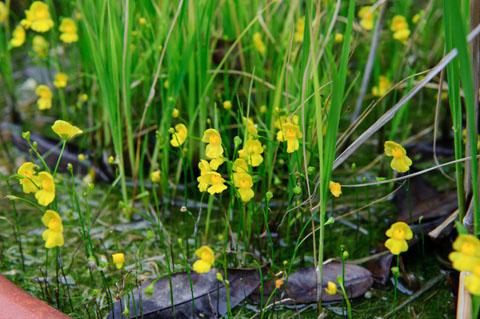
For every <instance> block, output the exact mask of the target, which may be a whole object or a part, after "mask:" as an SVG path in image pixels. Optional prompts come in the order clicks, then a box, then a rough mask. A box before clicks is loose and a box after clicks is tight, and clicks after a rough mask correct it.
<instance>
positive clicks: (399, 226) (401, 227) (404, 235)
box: [385, 222, 413, 255]
mask: <svg viewBox="0 0 480 319" xmlns="http://www.w3.org/2000/svg"><path fill="white" fill-rule="evenodd" d="M385 235H387V237H389V239H387V241H386V242H385V247H387V248H388V250H390V252H391V253H392V254H394V255H399V254H400V253H402V252H405V251H407V250H408V244H407V240H410V239H412V238H413V232H412V230H411V229H410V227H409V226H408V224H406V223H404V222H396V223H394V224H392V225H391V226H390V228H389V229H388V230H387V231H386V233H385Z"/></svg>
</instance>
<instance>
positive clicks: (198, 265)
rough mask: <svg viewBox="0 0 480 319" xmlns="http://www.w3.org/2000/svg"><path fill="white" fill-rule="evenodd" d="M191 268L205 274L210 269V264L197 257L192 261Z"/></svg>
mask: <svg viewBox="0 0 480 319" xmlns="http://www.w3.org/2000/svg"><path fill="white" fill-rule="evenodd" d="M192 269H193V271H195V272H196V273H198V274H205V273H207V272H209V271H210V269H212V265H210V264H209V263H207V262H206V261H204V260H202V259H199V260H197V261H195V262H194V263H193V266H192Z"/></svg>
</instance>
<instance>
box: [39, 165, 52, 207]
mask: <svg viewBox="0 0 480 319" xmlns="http://www.w3.org/2000/svg"><path fill="white" fill-rule="evenodd" d="M36 181H38V186H39V189H38V190H37V191H36V192H35V198H36V199H37V202H38V203H39V204H40V205H42V206H47V205H48V204H50V203H51V202H53V200H54V199H55V181H54V180H53V176H52V175H51V174H50V173H48V172H40V173H38V177H37V179H36Z"/></svg>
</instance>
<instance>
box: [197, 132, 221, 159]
mask: <svg viewBox="0 0 480 319" xmlns="http://www.w3.org/2000/svg"><path fill="white" fill-rule="evenodd" d="M202 142H204V143H207V147H206V149H205V153H206V155H207V157H208V158H210V159H213V158H218V157H220V156H222V154H223V147H222V138H221V136H220V133H219V132H218V131H217V130H215V129H213V128H209V129H207V130H205V132H204V133H203V137H202Z"/></svg>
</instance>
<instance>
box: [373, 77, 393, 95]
mask: <svg viewBox="0 0 480 319" xmlns="http://www.w3.org/2000/svg"><path fill="white" fill-rule="evenodd" d="M391 87H392V82H390V80H389V79H388V78H387V77H386V76H384V75H380V77H379V79H378V85H376V86H374V87H373V88H372V94H373V96H376V97H381V96H384V95H385V94H386V93H387V91H388V90H390V88H391Z"/></svg>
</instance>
